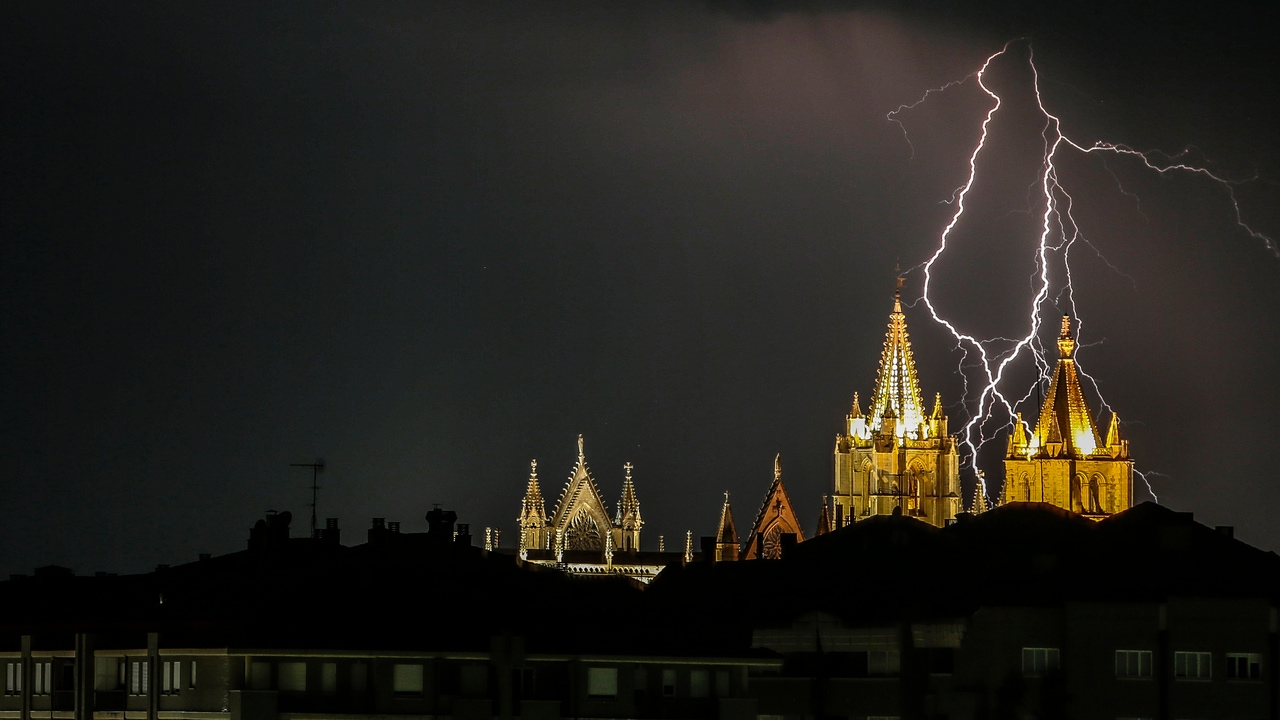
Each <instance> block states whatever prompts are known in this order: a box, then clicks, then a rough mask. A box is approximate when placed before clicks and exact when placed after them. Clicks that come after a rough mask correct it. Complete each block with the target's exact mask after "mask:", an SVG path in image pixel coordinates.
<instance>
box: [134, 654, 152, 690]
mask: <svg viewBox="0 0 1280 720" xmlns="http://www.w3.org/2000/svg"><path fill="white" fill-rule="evenodd" d="M149 692H151V664H150V662H149V661H147V660H134V661H133V662H131V663H129V694H130V695H146V694H147V693H149Z"/></svg>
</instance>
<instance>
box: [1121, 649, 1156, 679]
mask: <svg viewBox="0 0 1280 720" xmlns="http://www.w3.org/2000/svg"><path fill="white" fill-rule="evenodd" d="M1116 677H1118V678H1149V677H1151V651H1150V650H1117V651H1116Z"/></svg>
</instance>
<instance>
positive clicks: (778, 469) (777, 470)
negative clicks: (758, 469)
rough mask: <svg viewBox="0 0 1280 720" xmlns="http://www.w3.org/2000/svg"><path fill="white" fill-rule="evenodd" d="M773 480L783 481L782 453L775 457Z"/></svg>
mask: <svg viewBox="0 0 1280 720" xmlns="http://www.w3.org/2000/svg"><path fill="white" fill-rule="evenodd" d="M773 479H774V480H781V479H782V453H778V454H777V455H774V456H773Z"/></svg>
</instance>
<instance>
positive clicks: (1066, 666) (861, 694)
mask: <svg viewBox="0 0 1280 720" xmlns="http://www.w3.org/2000/svg"><path fill="white" fill-rule="evenodd" d="M429 519H430V520H431V524H432V529H431V532H429V533H422V534H409V533H404V534H402V533H399V532H397V531H396V528H393V527H389V526H386V525H375V527H374V528H372V529H371V530H370V531H369V537H368V542H366V543H364V544H362V545H358V546H355V547H346V546H343V545H341V544H340V543H339V542H338V531H337V529H336V527H334V528H331V529H329V530H327V531H322V532H321V533H320V536H319V537H317V538H314V539H312V538H306V539H291V538H289V536H288V521H289V518H288V516H287V514H282V515H278V516H273V517H270V518H268V519H267V520H264V521H262V522H260V523H259V524H258V526H257V527H255V528H254V530H253V532H252V534H251V540H250V548H249V549H248V550H246V551H244V552H240V553H234V554H232V555H227V556H222V557H217V558H208V557H202V558H201V560H200V561H198V562H195V563H191V564H188V565H182V566H177V567H172V568H161V569H159V570H157V571H156V572H154V573H150V574H146V575H137V576H126V577H75V576H73V575H72V574H71V573H70V572H69V571H65V570H62V569H59V568H44V569H42V570H40V571H37V573H36V574H35V576H33V577H26V578H15V579H12V580H10V581H8V582H4V583H0V618H2V619H0V623H2V625H0V656H3V657H0V662H2V663H3V664H4V666H5V694H4V696H3V697H0V718H13V719H14V720H46V719H47V720H91V719H93V720H428V719H432V720H434V719H436V718H440V719H442V720H443V719H447V718H457V719H458V720H470V719H479V718H512V717H521V718H530V719H531V720H550V719H552V718H707V719H711V718H724V719H725V720H756V719H760V720H783V719H784V718H787V719H794V720H802V719H803V718H835V717H840V718H844V717H848V718H859V719H862V718H893V717H896V718H950V719H952V720H959V719H961V718H1030V717H1034V718H1055V717H1071V718H1153V719H1154V718H1242V719H1244V718H1266V717H1270V718H1276V717H1280V698H1278V695H1277V689H1278V688H1280V684H1278V683H1277V672H1276V671H1277V668H1278V667H1280V665H1278V663H1280V657H1278V653H1280V648H1278V646H1277V637H1278V636H1277V619H1276V607H1277V605H1276V603H1277V599H1278V593H1277V591H1278V590H1280V558H1278V557H1277V556H1276V555H1275V554H1274V553H1266V552H1262V551H1260V550H1257V549H1255V548H1252V547H1250V546H1248V545H1246V544H1244V543H1241V542H1238V541H1236V540H1234V539H1233V538H1232V537H1231V532H1230V530H1229V529H1228V528H1218V529H1213V528H1208V527H1205V526H1202V525H1199V524H1197V523H1195V522H1194V520H1193V519H1192V517H1191V515H1190V514H1187V513H1176V512H1172V511H1170V510H1167V509H1165V508H1162V507H1159V506H1156V505H1152V504H1145V505H1141V506H1138V507H1136V508H1133V509H1132V510H1129V511H1127V512H1123V513H1120V514H1118V515H1115V516H1113V517H1110V518H1107V519H1104V520H1102V521H1100V522H1094V521H1091V520H1087V519H1085V518H1083V517H1081V516H1078V515H1074V514H1071V513H1069V512H1067V511H1065V510H1061V509H1058V508H1055V507H1052V506H1048V505H1038V504H1011V505H1007V506H1003V507H1000V508H998V509H996V510H993V511H991V512H988V513H985V514H982V515H980V516H977V517H969V516H966V515H961V516H960V518H959V520H958V522H956V523H955V524H953V525H950V526H948V527H945V528H937V527H934V526H932V525H928V524H925V523H923V522H921V521H918V520H916V519H913V518H910V517H900V516H881V517H873V518H870V519H869V520H866V521H864V522H860V523H856V524H854V525H851V526H848V527H844V528H841V529H839V530H835V531H833V532H830V533H827V534H825V535H822V536H819V537H817V538H814V539H812V540H809V541H807V542H803V543H798V544H789V545H786V546H785V547H784V548H783V552H782V555H783V556H782V558H781V559H778V560H752V561H746V562H712V561H711V560H710V558H711V557H713V555H714V548H715V539H714V538H708V539H707V540H708V541H709V542H706V543H705V545H706V546H707V547H708V548H709V549H711V550H712V551H711V552H708V553H707V557H708V560H707V561H703V560H702V559H701V558H700V557H695V558H694V560H693V561H692V562H689V563H685V564H676V565H672V566H669V567H668V568H667V569H666V570H664V571H663V572H662V573H661V574H660V575H659V576H658V577H657V578H656V579H654V581H653V582H652V583H651V584H650V585H649V586H647V587H645V586H642V585H641V584H640V583H637V582H635V581H633V580H629V579H627V578H624V577H603V578H583V577H573V576H570V575H567V574H565V573H561V572H559V571H557V570H555V569H551V568H545V567H537V566H533V565H530V564H526V563H523V562H522V561H521V560H520V559H519V558H518V557H517V556H513V555H507V554H499V553H496V552H495V553H487V552H484V551H482V550H480V549H478V548H474V547H472V546H471V544H470V538H469V537H468V535H467V533H466V531H465V526H458V528H457V530H456V531H455V528H454V526H453V517H452V513H445V512H441V511H438V510H437V511H433V512H432V513H431V514H430V516H429Z"/></svg>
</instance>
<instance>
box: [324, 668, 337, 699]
mask: <svg viewBox="0 0 1280 720" xmlns="http://www.w3.org/2000/svg"><path fill="white" fill-rule="evenodd" d="M320 692H322V693H325V694H328V695H332V694H334V693H336V692H338V663H331V662H328V663H323V664H321V665H320Z"/></svg>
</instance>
